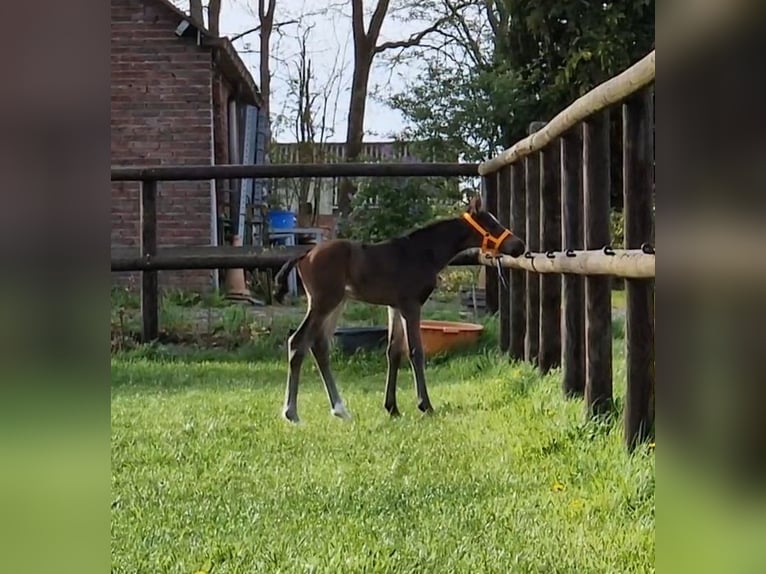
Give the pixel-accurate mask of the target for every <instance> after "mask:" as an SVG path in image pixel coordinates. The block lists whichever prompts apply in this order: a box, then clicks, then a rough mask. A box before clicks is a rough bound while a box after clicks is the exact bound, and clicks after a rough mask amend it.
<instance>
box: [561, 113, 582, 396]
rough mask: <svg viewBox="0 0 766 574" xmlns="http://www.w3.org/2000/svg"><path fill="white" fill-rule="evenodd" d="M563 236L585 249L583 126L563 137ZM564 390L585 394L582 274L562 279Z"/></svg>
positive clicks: (569, 246) (572, 246) (569, 393)
mask: <svg viewBox="0 0 766 574" xmlns="http://www.w3.org/2000/svg"><path fill="white" fill-rule="evenodd" d="M561 197H562V205H561V208H562V209H561V235H562V243H563V244H564V247H565V248H567V249H572V250H579V249H582V248H583V244H584V237H583V222H582V219H583V196H582V125H579V126H577V127H576V128H572V129H571V130H569V131H568V132H566V133H565V134H564V135H563V136H562V138H561ZM562 303H563V313H564V320H563V322H562V334H561V348H562V356H561V362H562V375H563V376H562V381H561V385H562V390H563V392H564V396H567V397H577V396H582V395H583V394H584V393H585V282H584V279H583V277H582V276H581V275H575V274H573V273H566V274H564V276H563V295H562Z"/></svg>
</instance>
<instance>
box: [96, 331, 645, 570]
mask: <svg viewBox="0 0 766 574" xmlns="http://www.w3.org/2000/svg"><path fill="white" fill-rule="evenodd" d="M492 339H493V333H492V331H491V330H490V331H489V333H488V334H487V335H486V337H485V339H484V341H483V345H482V347H481V348H480V349H478V350H476V351H475V352H470V353H469V352H464V353H462V354H459V355H456V356H454V357H440V358H437V359H434V360H432V361H429V364H428V366H427V368H426V376H427V379H428V382H429V392H430V394H431V399H432V401H433V402H434V405H435V408H436V413H435V414H434V415H433V416H430V417H424V416H421V415H420V414H419V413H418V412H417V409H416V408H415V397H414V389H413V383H412V378H411V375H410V373H409V370H408V369H405V368H402V370H401V371H400V374H399V394H398V398H399V406H400V410H402V412H403V416H402V418H400V419H398V420H390V419H389V418H388V417H387V415H386V414H385V412H384V410H383V408H382V403H383V385H384V383H383V380H384V376H385V359H384V357H383V354H382V353H375V354H372V355H368V356H365V355H361V356H357V357H353V358H350V359H349V358H343V357H341V356H339V355H338V354H335V355H334V359H333V361H334V367H335V371H336V374H337V378H338V384H339V387H340V390H341V393H342V394H343V396H344V399H345V400H346V402H347V405H348V407H349V409H350V411H351V413H352V415H353V416H354V419H353V421H351V422H350V423H344V422H342V421H340V420H338V419H334V418H333V417H331V416H330V414H329V405H328V403H327V399H326V397H325V394H324V389H323V387H322V385H321V383H320V380H319V377H318V375H317V373H316V369H315V368H314V366H313V364H312V362H311V360H307V361H306V363H305V364H304V371H303V372H304V376H303V379H302V384H301V390H300V395H299V410H300V416H301V419H302V424H301V425H299V426H291V425H288V424H287V423H285V422H284V421H283V420H282V419H281V418H280V416H279V414H280V408H281V404H282V400H283V393H284V379H285V368H286V365H285V360H284V351H283V350H282V349H281V348H280V345H279V343H275V342H270V343H269V344H268V345H267V344H266V343H265V342H262V343H261V344H260V346H258V345H253V346H251V347H243V348H242V349H241V350H240V351H238V353H226V352H224V351H216V352H209V353H207V354H206V355H204V360H203V355H201V354H200V353H193V354H190V355H186V356H181V355H179V354H178V353H176V352H173V351H170V350H168V349H162V348H139V349H137V350H134V351H131V352H128V353H121V354H119V355H115V356H114V357H113V359H112V493H113V502H112V510H111V513H112V533H111V535H112V564H113V570H112V571H113V572H118V573H122V572H124V573H128V572H130V573H133V572H151V573H153V574H156V573H165V572H168V573H175V572H178V573H189V574H191V573H192V572H195V571H197V570H200V569H202V570H204V571H209V572H211V574H219V573H220V574H223V573H234V572H238V573H246V572H247V573H251V572H269V573H275V572H327V573H335V572H338V573H346V572H365V573H367V572H418V573H420V572H438V573H441V572H467V573H474V572H503V573H506V572H512V573H527V572H528V573H554V572H556V573H557V572H572V573H578V574H580V573H588V572H604V573H618V572H619V573H628V572H641V573H643V572H653V571H654V456H653V453H652V451H650V450H648V449H646V448H642V449H641V450H639V451H637V452H636V453H634V454H633V455H632V456H630V455H628V454H626V453H625V451H624V448H623V444H622V439H621V424H620V422H621V418H617V419H615V420H613V421H611V422H585V418H584V411H583V408H584V407H583V402H582V400H565V399H563V398H562V397H561V393H560V391H559V373H558V372H553V373H551V374H549V375H548V376H546V377H541V376H540V375H539V373H538V372H537V371H535V370H533V369H532V368H531V367H529V366H527V365H513V364H508V363H507V361H506V360H504V359H503V358H502V357H500V356H498V355H497V354H496V353H495V352H494V351H492V350H491V346H492V345H493V344H494V342H493V340H492ZM248 355H249V357H248ZM248 358H252V359H257V360H247V359H248ZM624 376H625V374H624V359H623V357H622V341H619V340H617V341H615V385H616V389H615V390H616V393H617V395H618V401H617V405H618V408H619V407H620V405H621V397H622V395H623V393H624V389H623V387H624V383H623V381H624ZM211 567H212V569H211Z"/></svg>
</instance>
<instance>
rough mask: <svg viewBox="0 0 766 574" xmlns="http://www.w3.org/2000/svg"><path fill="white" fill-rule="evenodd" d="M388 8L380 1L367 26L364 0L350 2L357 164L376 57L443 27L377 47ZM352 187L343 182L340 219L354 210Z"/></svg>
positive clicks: (351, 135) (350, 134) (352, 149)
mask: <svg viewBox="0 0 766 574" xmlns="http://www.w3.org/2000/svg"><path fill="white" fill-rule="evenodd" d="M388 9H389V0H377V3H376V4H375V8H374V10H373V12H372V16H371V17H370V23H369V26H367V27H365V24H364V0H351V27H352V36H353V40H354V69H353V74H352V77H351V95H350V98H349V106H348V125H347V131H346V160H347V161H354V160H356V159H357V158H358V157H359V155H360V154H361V153H362V144H363V141H364V112H365V108H366V104H367V96H368V93H369V82H370V70H371V68H372V64H373V60H374V58H375V56H376V55H377V54H380V53H382V52H384V51H386V50H392V49H399V50H400V51H401V50H404V49H406V48H410V47H413V46H417V45H419V44H420V43H421V42H422V40H423V39H424V38H425V37H426V36H428V35H429V34H431V33H432V32H434V31H435V30H436V29H438V27H439V26H440V25H441V21H439V20H437V21H436V22H434V23H432V24H431V25H429V26H427V27H426V28H424V29H423V30H421V31H419V32H417V33H416V34H412V35H411V36H410V37H409V38H407V39H406V40H397V41H392V42H383V43H381V44H378V39H379V37H380V30H381V27H382V26H383V21H384V20H385V18H386V14H387V12H388ZM352 195H353V184H352V183H351V181H350V180H348V179H343V180H342V181H341V186H340V190H339V195H338V209H339V211H340V215H341V217H343V216H347V215H348V214H349V211H350V208H351V196H352Z"/></svg>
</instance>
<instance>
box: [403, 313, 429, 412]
mask: <svg viewBox="0 0 766 574" xmlns="http://www.w3.org/2000/svg"><path fill="white" fill-rule="evenodd" d="M402 316H403V317H404V322H405V332H406V334H407V345H408V346H409V349H410V365H411V366H412V373H413V375H414V376H415V389H416V391H417V395H418V409H419V410H420V411H422V412H424V413H430V412H432V411H433V410H434V409H433V406H432V405H431V400H430V399H429V398H428V391H427V390H426V375H425V354H424V353H423V343H422V342H421V340H420V306H419V305H417V304H415V303H413V304H410V305H406V306H404V307H402Z"/></svg>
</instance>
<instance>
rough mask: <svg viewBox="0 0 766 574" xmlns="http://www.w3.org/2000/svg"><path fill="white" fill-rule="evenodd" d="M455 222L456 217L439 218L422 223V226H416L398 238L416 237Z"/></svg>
mask: <svg viewBox="0 0 766 574" xmlns="http://www.w3.org/2000/svg"><path fill="white" fill-rule="evenodd" d="M454 222H455V218H454V217H449V218H444V219H437V220H436V221H431V222H429V223H426V224H425V225H421V226H420V227H416V228H415V229H413V230H412V231H408V232H406V233H404V234H402V235H400V236H399V237H398V239H416V238H418V237H419V236H420V235H423V234H426V233H431V232H433V231H438V230H441V228H443V227H446V226H447V224H452V223H454Z"/></svg>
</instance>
